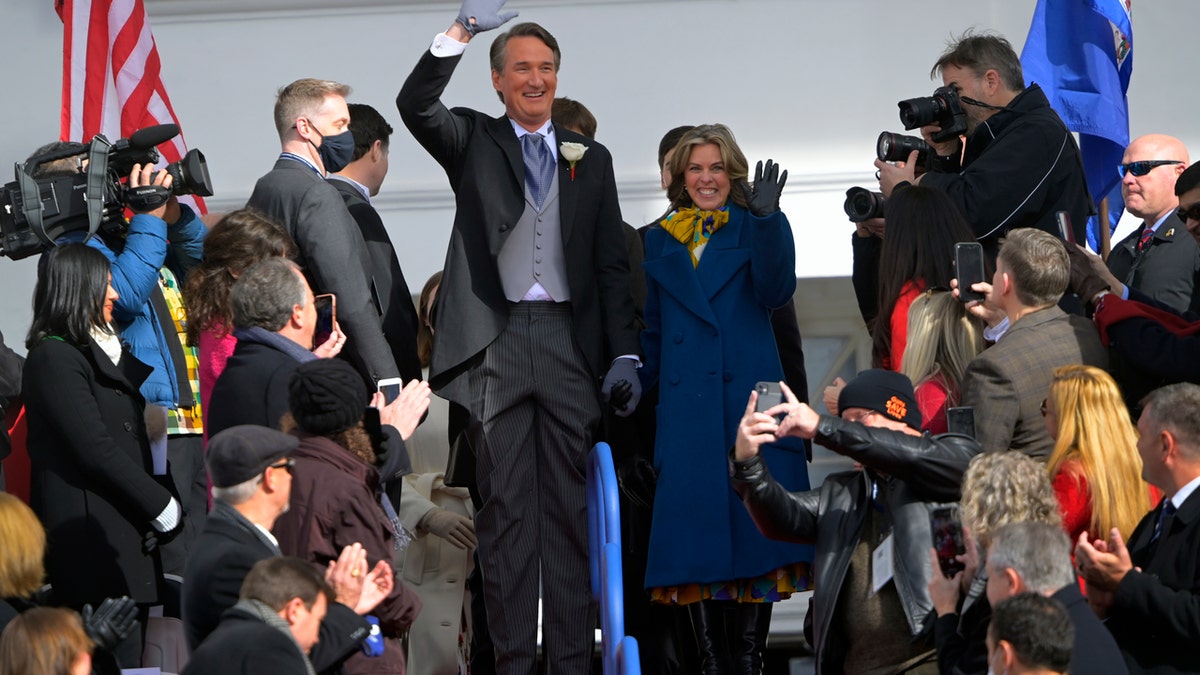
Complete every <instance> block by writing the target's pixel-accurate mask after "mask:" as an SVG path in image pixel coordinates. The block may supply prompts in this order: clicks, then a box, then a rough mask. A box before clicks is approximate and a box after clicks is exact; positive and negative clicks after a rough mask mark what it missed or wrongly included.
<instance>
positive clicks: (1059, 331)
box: [961, 307, 1108, 459]
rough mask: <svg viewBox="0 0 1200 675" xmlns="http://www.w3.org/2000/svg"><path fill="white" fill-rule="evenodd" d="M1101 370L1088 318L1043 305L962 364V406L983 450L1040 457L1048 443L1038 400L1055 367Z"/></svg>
mask: <svg viewBox="0 0 1200 675" xmlns="http://www.w3.org/2000/svg"><path fill="white" fill-rule="evenodd" d="M1076 363H1082V364H1086V365H1089V366H1097V367H1100V368H1104V367H1106V366H1107V365H1108V352H1107V350H1105V349H1104V345H1103V344H1101V343H1100V335H1099V333H1097V332H1096V327H1095V326H1093V325H1092V323H1091V322H1090V321H1088V320H1087V319H1085V318H1083V317H1081V316H1074V315H1070V314H1066V313H1064V312H1063V311H1062V310H1061V309H1059V308H1058V307H1049V308H1046V309H1042V310H1038V311H1036V312H1033V313H1031V314H1028V315H1026V316H1024V317H1022V318H1021V319H1019V320H1018V321H1017V322H1016V323H1014V324H1013V325H1012V326H1011V327H1010V328H1009V329H1008V332H1007V333H1005V334H1004V337H1002V338H1000V341H999V342H997V343H996V344H995V345H993V346H992V347H990V348H988V349H985V350H984V351H983V352H982V353H981V354H980V355H979V356H976V357H975V359H974V360H972V361H971V363H970V364H969V365H968V366H967V372H966V375H964V376H963V382H962V404H961V405H966V406H972V407H973V408H975V429H976V433H977V437H978V439H979V443H980V445H982V446H983V449H984V451H985V452H993V451H1001V450H1009V449H1012V450H1020V451H1021V452H1024V453H1025V454H1027V455H1030V456H1031V457H1035V458H1039V459H1045V458H1046V457H1048V456H1049V455H1050V450H1051V449H1052V448H1053V447H1054V442H1053V441H1052V440H1051V439H1050V435H1049V434H1048V433H1046V425H1045V422H1043V421H1042V413H1041V407H1042V401H1043V400H1045V398H1046V395H1047V394H1048V393H1050V380H1051V379H1053V377H1054V369H1055V368H1058V367H1059V366H1065V365H1069V364H1076Z"/></svg>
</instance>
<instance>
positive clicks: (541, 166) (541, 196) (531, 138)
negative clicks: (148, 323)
mask: <svg viewBox="0 0 1200 675" xmlns="http://www.w3.org/2000/svg"><path fill="white" fill-rule="evenodd" d="M521 147H522V150H524V152H523V153H522V154H524V155H525V182H526V184H528V185H529V193H530V194H531V195H533V203H534V204H537V207H538V210H539V211H540V210H541V208H542V202H544V201H545V200H546V193H547V192H549V191H550V183H551V181H553V180H554V155H553V154H552V153H551V152H550V148H548V147H546V140H545V138H544V137H543V136H542V135H541V134H525V136H523V137H522V138H521Z"/></svg>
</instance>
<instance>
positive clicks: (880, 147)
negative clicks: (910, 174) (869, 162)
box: [875, 131, 930, 162]
mask: <svg viewBox="0 0 1200 675" xmlns="http://www.w3.org/2000/svg"><path fill="white" fill-rule="evenodd" d="M914 150H916V151H917V152H919V153H920V155H918V157H917V161H921V160H923V159H924V158H925V157H927V156H928V155H929V152H930V148H929V144H928V143H926V142H925V140H924V139H922V138H918V137H917V136H905V135H903V134H893V133H892V132H890V131H885V132H883V133H881V134H879V140H877V141H875V156H876V157H878V158H879V159H880V161H883V162H905V161H908V156H909V155H910V154H912V152H913V151H914Z"/></svg>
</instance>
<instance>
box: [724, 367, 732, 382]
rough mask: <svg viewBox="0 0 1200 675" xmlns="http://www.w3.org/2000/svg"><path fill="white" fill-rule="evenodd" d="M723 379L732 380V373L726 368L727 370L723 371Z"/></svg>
mask: <svg viewBox="0 0 1200 675" xmlns="http://www.w3.org/2000/svg"><path fill="white" fill-rule="evenodd" d="M724 379H725V381H726V382H733V373H731V372H729V371H728V370H727V371H725V378H724Z"/></svg>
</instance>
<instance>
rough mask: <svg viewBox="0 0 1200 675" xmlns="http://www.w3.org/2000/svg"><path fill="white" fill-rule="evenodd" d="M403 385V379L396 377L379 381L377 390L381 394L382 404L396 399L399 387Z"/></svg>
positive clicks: (398, 394)
mask: <svg viewBox="0 0 1200 675" xmlns="http://www.w3.org/2000/svg"><path fill="white" fill-rule="evenodd" d="M403 387H404V380H401V379H400V378H398V377H388V378H384V379H382V380H380V381H379V392H380V393H381V394H383V404H384V405H387V404H389V403H391V402H392V401H395V400H396V397H398V396H400V389H401V388H403Z"/></svg>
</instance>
